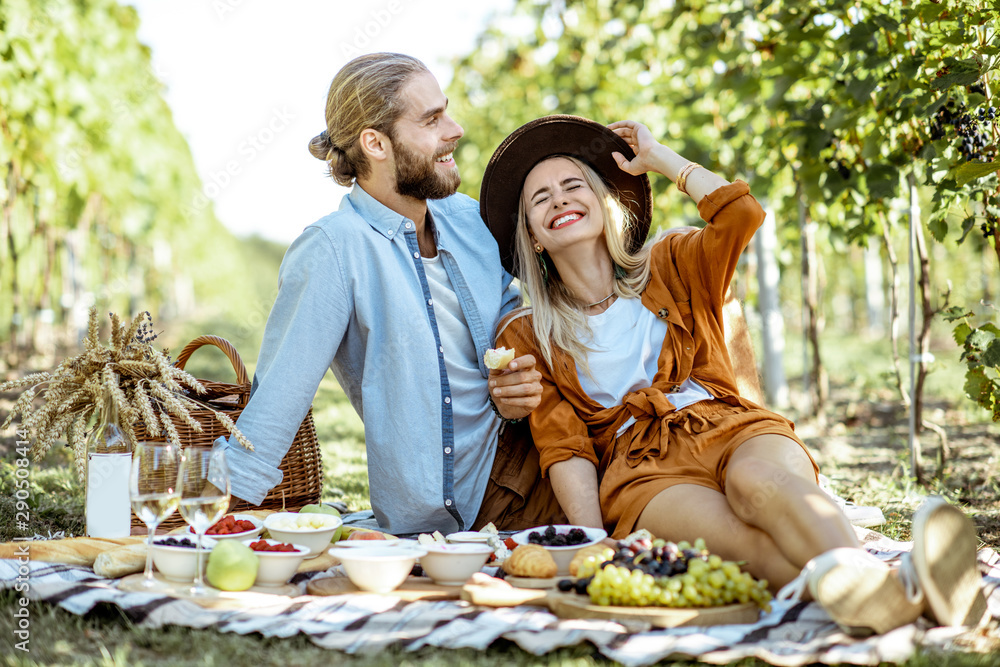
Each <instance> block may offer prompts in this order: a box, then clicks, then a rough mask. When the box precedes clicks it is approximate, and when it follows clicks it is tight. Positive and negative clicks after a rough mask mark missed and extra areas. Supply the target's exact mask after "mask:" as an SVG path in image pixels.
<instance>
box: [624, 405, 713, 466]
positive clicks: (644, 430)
mask: <svg viewBox="0 0 1000 667" xmlns="http://www.w3.org/2000/svg"><path fill="white" fill-rule="evenodd" d="M622 404H623V405H624V406H625V407H626V408H627V409H628V411H629V413H630V414H631V415H632V417H633V418H635V424H633V425H632V428H631V429H630V430H629V443H628V451H627V453H626V462H627V463H628V465H629V467H632V468H634V467H636V466H637V465H639V463H640V462H641V461H642V459H643V458H645V457H646V456H656V457H658V458H661V459H662V458H663V457H665V456H666V455H667V445H668V443H669V441H670V430H671V429H675V428H681V429H684V431H686V432H687V433H690V434H692V435H693V434H695V433H704V432H705V431H707V430H708V429H709V428H711V424H710V423H709V422H708V420H706V419H705V418H704V417H702V416H701V415H698V414H694V413H692V412H689V411H684V412H679V411H678V410H677V409H676V408H674V406H673V405H672V404H671V403H670V401H669V400H667V397H666V395H665V394H664V393H663V392H662V391H660V390H659V389H656V388H654V387H647V388H645V389H640V390H639V391H635V392H632V393H631V394H627V395H626V396H625V399H624V400H623V401H622Z"/></svg>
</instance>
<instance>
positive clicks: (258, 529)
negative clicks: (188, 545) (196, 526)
mask: <svg viewBox="0 0 1000 667" xmlns="http://www.w3.org/2000/svg"><path fill="white" fill-rule="evenodd" d="M233 518H234V519H237V520H239V519H243V520H244V521H249V522H250V523H252V524H253V525H254V529H253V530H244V531H243V532H241V533H230V534H228V535H212V534H211V533H205V537H211V538H212V539H213V540H245V539H247V538H249V537H257V536H258V535H260V534H261V533H263V532H264V522H263V521H261V520H260V519H258V518H257V517H255V516H253V515H251V514H234V515H233ZM221 520H222V519H219V521H221ZM216 523H218V522H216ZM209 530H211V528H209ZM184 534H185V535H192V536H193V535H194V534H195V533H194V530H193V529H192V528H191V527H190V526H189V527H188V529H187V532H186V533H184Z"/></svg>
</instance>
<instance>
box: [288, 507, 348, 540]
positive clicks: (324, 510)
mask: <svg viewBox="0 0 1000 667" xmlns="http://www.w3.org/2000/svg"><path fill="white" fill-rule="evenodd" d="M299 514H330V515H332V516H335V517H339V516H340V512H338V511H337V509H336V508H334V507H330V506H329V505H324V504H322V503H320V504H319V505H305V506H303V507H302V509H300V510H299ZM343 533H344V526H343V524H341V526H340V528H337V531H336V532H335V533H334V534H333V538H331V539H330V541H331V542H337V541H339V540H340V538H341V537H342V536H343Z"/></svg>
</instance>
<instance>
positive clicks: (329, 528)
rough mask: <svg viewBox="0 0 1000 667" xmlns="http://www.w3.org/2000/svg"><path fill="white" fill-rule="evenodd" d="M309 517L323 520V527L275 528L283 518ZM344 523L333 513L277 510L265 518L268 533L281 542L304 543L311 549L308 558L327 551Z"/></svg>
mask: <svg viewBox="0 0 1000 667" xmlns="http://www.w3.org/2000/svg"><path fill="white" fill-rule="evenodd" d="M303 516H304V517H309V518H310V519H313V520H315V519H317V518H318V519H320V520H322V522H323V527H322V528H275V527H274V524H275V523H280V522H281V520H282V519H289V518H290V519H293V520H298V519H297V518H298V517H303ZM342 525H344V520H343V519H341V518H340V517H338V516H333V515H332V514H299V513H298V512H275V513H274V514H270V515H268V516H267V517H266V518H265V519H264V528H266V529H267V533H268V535H270V536H271V537H273V538H274V539H276V540H279V541H281V542H291V543H292V544H302V545H304V546H306V547H308V549H309V555H308V556H306V558H315V557H316V556H319V555H320V554H321V553H323V552H324V551H326V548H327V547H328V546H330V540H332V539H333V535H334V533H336V532H337V529H338V528H340V527H341V526H342Z"/></svg>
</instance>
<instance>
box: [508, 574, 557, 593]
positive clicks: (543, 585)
mask: <svg viewBox="0 0 1000 667" xmlns="http://www.w3.org/2000/svg"><path fill="white" fill-rule="evenodd" d="M561 579H572V577H546V578H544V579H539V578H538V577H518V576H515V575H513V574H508V575H506V576H505V577H504V581H506V582H507V583H508V584H510V585H511V586H514V587H515V588H530V589H534V590H539V589H548V588H555V587H556V586H557V585H559V581H560V580H561Z"/></svg>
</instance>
